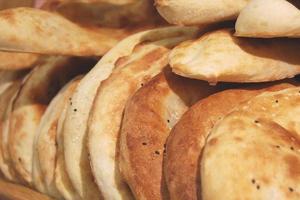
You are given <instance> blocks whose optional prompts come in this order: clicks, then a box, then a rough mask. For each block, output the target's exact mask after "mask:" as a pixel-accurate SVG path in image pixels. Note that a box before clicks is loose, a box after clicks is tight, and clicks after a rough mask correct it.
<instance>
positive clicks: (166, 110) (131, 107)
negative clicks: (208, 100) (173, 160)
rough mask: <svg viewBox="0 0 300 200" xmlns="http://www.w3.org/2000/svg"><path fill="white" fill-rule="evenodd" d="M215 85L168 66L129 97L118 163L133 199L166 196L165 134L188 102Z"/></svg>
mask: <svg viewBox="0 0 300 200" xmlns="http://www.w3.org/2000/svg"><path fill="white" fill-rule="evenodd" d="M218 89H219V87H214V86H209V85H208V83H206V82H202V81H196V80H191V79H186V78H183V77H180V76H177V75H175V74H173V73H172V72H171V70H170V68H168V69H166V70H165V71H164V72H162V73H160V74H159V75H157V76H155V77H154V78H153V79H151V80H150V81H149V82H148V83H146V84H145V85H144V86H142V87H141V88H140V89H139V90H138V91H137V92H136V93H135V94H134V95H133V96H132V97H131V98H130V100H128V102H127V105H126V108H125V111H124V118H123V120H122V129H121V133H120V142H119V153H120V157H119V167H120V171H121V174H122V176H123V177H124V179H125V181H126V183H127V184H128V185H129V187H130V189H131V191H132V193H133V194H134V196H135V199H167V197H168V192H167V190H166V188H165V187H164V178H163V174H162V160H163V155H164V153H165V151H164V144H165V142H166V138H167V137H168V135H169V132H170V130H171V129H172V127H173V126H174V125H175V124H176V123H177V121H178V120H179V119H180V117H181V115H182V114H183V113H184V112H185V111H186V110H187V109H188V107H189V106H191V105H192V104H194V103H195V102H196V101H198V100H199V99H201V98H204V97H206V96H207V95H209V94H211V93H213V92H215V91H216V90H218ZM145 180H151V181H145Z"/></svg>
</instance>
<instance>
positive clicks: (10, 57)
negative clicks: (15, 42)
mask: <svg viewBox="0 0 300 200" xmlns="http://www.w3.org/2000/svg"><path fill="white" fill-rule="evenodd" d="M39 59H40V56H39V55H36V54H31V53H15V52H4V51H0V69H3V70H20V69H27V68H33V67H34V66H35V65H36V64H37V63H38V61H39Z"/></svg>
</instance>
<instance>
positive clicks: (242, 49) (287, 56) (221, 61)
mask: <svg viewBox="0 0 300 200" xmlns="http://www.w3.org/2000/svg"><path fill="white" fill-rule="evenodd" d="M299 51H300V39H283V38H281V39H269V40H266V39H249V38H237V37H234V36H233V30H231V29H222V30H217V31H213V32H210V33H207V34H205V35H203V36H202V37H200V38H199V39H198V40H195V41H188V42H184V43H182V44H180V45H179V46H177V47H176V48H175V49H173V50H172V52H171V53H170V65H171V67H172V69H173V71H174V72H175V73H177V74H179V75H182V76H185V77H189V78H195V79H200V80H206V81H208V82H210V83H217V82H220V81H225V82H264V81H274V80H280V79H284V78H291V77H293V76H295V75H297V74H298V73H300V57H299V55H298V52H299Z"/></svg>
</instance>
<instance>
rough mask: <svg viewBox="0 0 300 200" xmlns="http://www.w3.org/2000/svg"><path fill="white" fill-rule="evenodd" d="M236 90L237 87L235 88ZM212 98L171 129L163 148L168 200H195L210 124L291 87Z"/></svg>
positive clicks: (237, 91) (267, 86) (224, 93)
mask: <svg viewBox="0 0 300 200" xmlns="http://www.w3.org/2000/svg"><path fill="white" fill-rule="evenodd" d="M237 86H238V85H237ZM239 87H241V88H235V89H229V90H225V91H222V92H218V93H216V94H213V95H211V96H209V97H207V98H205V99H203V100H200V101H199V102H197V103H196V104H195V105H193V106H192V107H191V108H190V109H189V110H188V111H187V112H186V113H185V114H184V115H183V116H182V118H181V119H180V120H179V122H178V123H177V124H176V125H175V127H174V128H173V129H172V131H171V133H170V136H169V137H168V140H167V145H166V156H165V159H164V174H165V179H166V183H167V187H168V190H169V193H170V198H171V199H176V200H177V199H178V200H180V199H191V200H196V199H197V192H198V191H199V184H198V179H199V176H198V167H199V166H198V159H199V156H200V154H201V152H202V149H203V147H204V145H205V140H206V138H207V136H208V134H209V133H210V131H211V129H212V128H213V126H214V124H215V123H216V122H217V121H219V120H221V119H222V118H223V117H224V116H226V114H228V113H229V112H231V111H232V110H233V109H234V108H235V107H236V106H238V105H240V104H242V103H243V102H245V101H247V100H249V99H250V98H252V97H254V96H256V95H258V94H260V93H262V92H264V91H266V90H281V89H284V88H288V87H293V85H292V84H289V83H285V84H278V85H274V86H272V87H270V84H260V85H257V86H255V87H253V86H252V87H249V86H246V85H240V86H239Z"/></svg>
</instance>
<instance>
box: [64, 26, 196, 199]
mask: <svg viewBox="0 0 300 200" xmlns="http://www.w3.org/2000/svg"><path fill="white" fill-rule="evenodd" d="M197 32H198V29H197V28H183V27H169V28H162V29H154V30H149V31H145V32H141V33H138V34H135V35H133V36H130V37H128V38H126V39H124V40H123V41H121V42H120V43H119V44H117V45H116V46H115V47H114V48H113V49H112V50H110V51H109V52H108V53H107V54H106V55H105V56H103V58H102V59H101V60H100V61H99V63H98V64H97V65H96V66H95V67H94V68H93V69H92V70H91V71H90V72H89V73H88V74H87V75H86V76H85V77H84V78H83V79H82V81H81V82H80V83H79V86H78V88H77V89H76V91H75V93H74V95H73V96H72V105H71V106H70V107H69V108H68V111H67V116H66V120H65V124H64V131H63V132H64V151H65V161H66V169H67V172H68V174H69V176H70V179H71V181H72V183H73V185H74V187H75V188H76V190H77V192H78V193H79V194H80V196H81V197H85V198H88V197H90V199H91V198H93V197H94V196H96V197H99V196H101V195H99V194H101V193H100V192H99V191H98V187H97V185H96V184H95V182H94V178H93V175H92V172H91V167H90V161H89V156H88V151H87V149H86V139H87V134H86V131H87V123H88V117H89V113H90V110H91V109H92V104H93V101H94V98H95V95H96V93H97V89H98V87H99V86H100V85H101V82H102V81H103V80H105V79H107V78H108V77H109V76H110V74H111V73H112V72H113V71H115V70H116V69H121V68H124V66H126V65H127V64H128V63H131V62H133V61H134V60H142V58H143V57H144V56H145V54H149V53H150V52H151V51H153V50H154V49H157V48H159V49H161V47H160V46H159V45H160V44H159V43H158V42H157V41H159V40H165V41H166V42H169V43H170V44H174V45H175V44H177V43H178V42H179V41H183V40H186V39H189V38H193V37H195V36H196V35H197ZM143 43H145V44H143ZM163 51H165V50H163ZM157 54H158V53H157ZM157 54H155V55H156V57H158V55H157ZM156 57H155V58H156ZM155 58H151V59H150V57H149V61H151V62H152V61H153V59H155ZM141 62H142V61H141ZM143 63H147V60H144V61H143ZM141 67H143V65H142V66H141ZM95 142H96V141H95ZM93 149H94V148H92V149H90V150H93ZM95 151H96V149H95ZM93 152H94V150H93ZM95 159H97V160H98V161H100V160H99V159H98V158H95ZM112 176H113V175H112ZM98 184H99V183H98ZM116 195H117V196H118V198H120V196H119V194H118V193H116Z"/></svg>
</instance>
